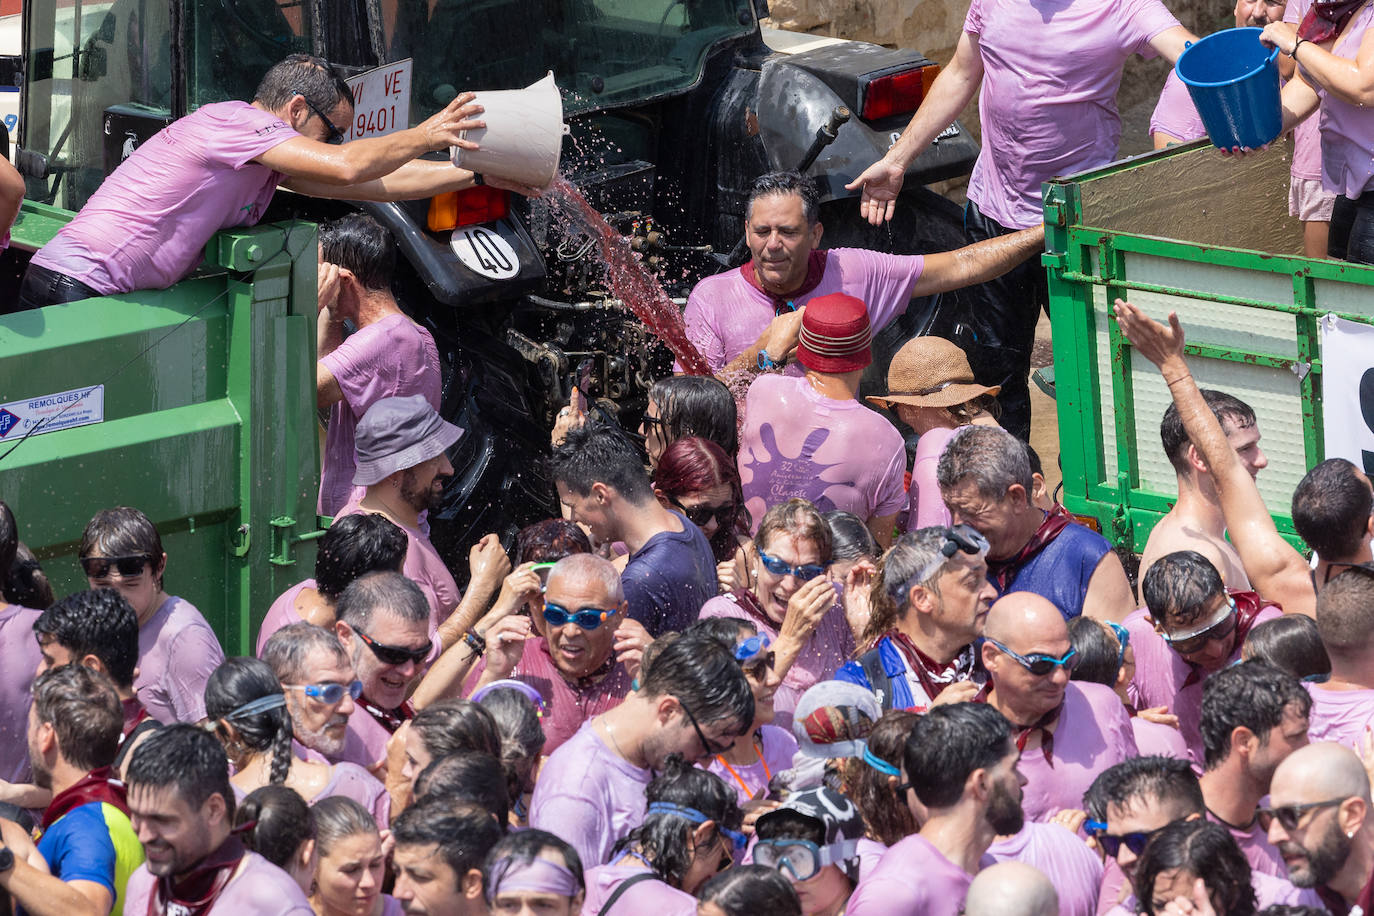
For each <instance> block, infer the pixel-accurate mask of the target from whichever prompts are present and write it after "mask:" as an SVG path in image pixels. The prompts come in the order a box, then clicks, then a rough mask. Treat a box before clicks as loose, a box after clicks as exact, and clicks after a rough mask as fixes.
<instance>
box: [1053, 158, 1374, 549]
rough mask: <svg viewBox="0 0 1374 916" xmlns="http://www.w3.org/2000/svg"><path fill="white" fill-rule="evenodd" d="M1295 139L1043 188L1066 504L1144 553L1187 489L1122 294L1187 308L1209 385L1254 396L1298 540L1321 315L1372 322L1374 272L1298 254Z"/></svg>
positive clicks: (1317, 419) (1129, 167) (1317, 433)
mask: <svg viewBox="0 0 1374 916" xmlns="http://www.w3.org/2000/svg"><path fill="white" fill-rule="evenodd" d="M1289 164H1290V158H1289V152H1288V150H1287V149H1286V148H1285V144H1278V145H1276V146H1275V147H1274V148H1273V149H1271V150H1270V151H1269V152H1267V153H1265V154H1260V155H1255V156H1250V157H1246V158H1245V159H1243V160H1228V159H1225V158H1223V157H1222V156H1220V154H1219V153H1218V152H1217V151H1216V150H1215V149H1213V148H1212V147H1211V146H1210V145H1209V144H1208V143H1207V142H1206V141H1201V142H1199V143H1194V144H1190V145H1188V146H1183V147H1176V148H1172V149H1169V150H1167V151H1163V152H1157V153H1151V154H1148V155H1145V156H1141V157H1137V158H1134V159H1128V160H1124V161H1122V162H1118V163H1113V164H1112V165H1109V166H1107V167H1104V168H1101V169H1097V170H1094V171H1091V172H1085V173H1082V174H1079V175H1074V176H1071V177H1068V178H1064V179H1057V180H1055V181H1053V182H1049V183H1047V184H1046V185H1045V222H1046V229H1047V240H1046V241H1047V244H1046V248H1047V253H1046V254H1045V255H1044V256H1043V262H1044V264H1045V267H1046V269H1047V271H1048V277H1049V291H1050V314H1051V320H1052V327H1053V335H1054V365H1055V382H1056V402H1057V406H1058V413H1059V437H1060V448H1061V462H1062V465H1063V474H1064V493H1063V501H1064V504H1065V505H1066V506H1067V507H1068V509H1069V510H1070V511H1072V512H1074V513H1077V514H1081V515H1085V516H1090V517H1093V518H1096V519H1097V520H1098V521H1099V523H1100V524H1101V527H1102V531H1103V533H1104V534H1105V535H1107V536H1108V538H1109V539H1111V540H1112V541H1113V543H1114V544H1115V545H1116V546H1117V547H1118V548H1119V549H1121V550H1123V551H1124V552H1129V553H1139V552H1141V551H1142V550H1143V549H1144V547H1145V542H1146V539H1147V538H1148V537H1149V534H1150V530H1151V529H1152V528H1153V527H1154V524H1155V522H1157V521H1158V520H1159V518H1160V517H1161V516H1162V515H1163V514H1164V513H1165V512H1167V511H1168V510H1169V508H1170V506H1171V505H1172V502H1173V500H1174V498H1175V494H1176V493H1177V486H1176V480H1175V475H1174V471H1173V468H1172V467H1171V466H1170V464H1169V462H1168V459H1167V458H1166V457H1165V455H1164V452H1163V449H1162V447H1161V445H1160V439H1159V421H1160V418H1161V417H1162V415H1163V413H1164V409H1165V407H1167V406H1168V404H1169V402H1170V397H1169V392H1168V389H1167V387H1166V386H1165V385H1164V382H1163V379H1162V378H1161V377H1160V375H1159V373H1158V371H1157V370H1156V369H1155V367H1154V366H1153V365H1151V364H1150V363H1149V362H1148V361H1147V360H1145V359H1144V358H1143V357H1142V356H1140V355H1139V354H1138V353H1135V352H1134V351H1133V349H1132V348H1131V346H1130V344H1129V342H1128V341H1127V340H1126V339H1125V338H1124V336H1123V335H1122V334H1121V332H1120V330H1119V328H1118V327H1117V324H1116V321H1115V320H1114V319H1113V318H1111V317H1109V316H1110V304H1111V302H1112V301H1113V300H1114V299H1116V298H1117V297H1121V298H1123V299H1129V300H1130V301H1131V302H1133V303H1134V304H1136V305H1137V306H1140V307H1141V308H1142V309H1143V310H1144V311H1145V312H1146V313H1148V314H1149V315H1151V316H1152V317H1154V318H1157V319H1159V320H1165V317H1166V316H1167V315H1168V313H1169V311H1170V310H1173V311H1177V312H1178V316H1179V320H1180V321H1181V322H1182V324H1183V328H1184V331H1185V333H1186V335H1187V342H1188V353H1189V363H1190V365H1191V367H1192V370H1193V374H1194V376H1195V377H1196V378H1197V379H1198V382H1199V384H1201V385H1202V386H1203V387H1205V388H1218V389H1221V390H1224V391H1227V392H1229V393H1231V394H1234V395H1236V396H1237V397H1239V398H1241V399H1242V400H1244V401H1246V402H1247V403H1249V404H1250V405H1251V406H1252V407H1253V408H1254V409H1255V413H1256V415H1257V417H1258V420H1259V428H1260V431H1261V434H1262V437H1263V438H1262V442H1261V447H1262V448H1263V450H1264V451H1265V453H1266V454H1267V456H1268V459H1269V466H1268V468H1267V469H1265V470H1264V471H1263V472H1261V474H1260V476H1259V478H1258V483H1259V489H1260V492H1261V494H1262V495H1263V496H1264V498H1265V501H1266V503H1267V504H1268V506H1269V508H1270V511H1271V512H1272V513H1273V516H1274V520H1275V523H1276V524H1277V525H1278V528H1279V530H1280V531H1281V532H1283V533H1284V534H1285V535H1286V536H1289V538H1290V540H1292V541H1293V542H1294V543H1295V544H1300V541H1299V540H1298V539H1297V537H1296V535H1294V534H1293V533H1292V532H1293V524H1292V518H1291V513H1290V500H1291V495H1292V493H1293V489H1294V487H1295V486H1296V485H1297V483H1298V482H1299V480H1300V479H1301V478H1302V476H1303V475H1304V474H1305V473H1306V472H1307V470H1308V469H1309V468H1310V467H1312V466H1313V465H1314V464H1316V463H1317V462H1319V461H1321V460H1323V458H1324V457H1326V456H1325V454H1324V451H1325V449H1324V436H1323V381H1324V380H1326V381H1330V382H1331V383H1332V384H1336V383H1337V381H1339V382H1341V383H1342V384H1352V382H1351V381H1350V380H1346V379H1340V380H1336V379H1330V380H1327V379H1325V377H1324V374H1323V371H1322V365H1323V363H1322V343H1321V334H1320V330H1319V325H1320V323H1321V319H1322V318H1323V316H1326V315H1328V314H1334V315H1338V316H1340V317H1343V318H1346V319H1350V320H1352V321H1355V322H1359V323H1361V324H1374V268H1369V267H1361V266H1356V265H1351V264H1346V263H1343V262H1339V261H1328V260H1314V259H1310V258H1305V257H1302V256H1300V254H1298V252H1301V250H1302V236H1301V226H1300V224H1299V223H1297V222H1296V221H1295V220H1293V219H1291V218H1290V217H1289V216H1288V213H1287V200H1288V176H1289Z"/></svg>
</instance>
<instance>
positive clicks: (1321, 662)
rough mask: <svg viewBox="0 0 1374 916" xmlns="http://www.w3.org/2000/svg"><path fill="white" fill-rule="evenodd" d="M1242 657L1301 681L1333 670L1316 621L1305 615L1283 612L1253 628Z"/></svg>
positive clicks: (1247, 635) (1248, 634)
mask: <svg viewBox="0 0 1374 916" xmlns="http://www.w3.org/2000/svg"><path fill="white" fill-rule="evenodd" d="M1241 657H1242V658H1244V659H1246V660H1247V661H1249V660H1250V659H1254V660H1255V661H1261V662H1266V663H1268V664H1270V665H1273V666H1274V667H1275V668H1278V669H1279V670H1280V671H1286V672H1288V673H1289V674H1291V675H1292V676H1293V677H1295V678H1297V679H1298V680H1302V679H1303V678H1308V677H1316V676H1320V675H1323V674H1330V673H1331V657H1330V656H1329V655H1327V654H1326V646H1324V645H1322V637H1321V632H1320V631H1319V629H1318V627H1317V622H1316V621H1315V620H1313V619H1312V618H1311V617H1308V616H1307V615H1306V614H1284V615H1283V616H1282V617H1276V618H1275V619H1273V620H1266V621H1265V622H1264V623H1260V624H1256V625H1255V626H1253V627H1251V628H1250V632H1249V633H1247V634H1246V636H1245V644H1244V646H1243V647H1242V649H1241Z"/></svg>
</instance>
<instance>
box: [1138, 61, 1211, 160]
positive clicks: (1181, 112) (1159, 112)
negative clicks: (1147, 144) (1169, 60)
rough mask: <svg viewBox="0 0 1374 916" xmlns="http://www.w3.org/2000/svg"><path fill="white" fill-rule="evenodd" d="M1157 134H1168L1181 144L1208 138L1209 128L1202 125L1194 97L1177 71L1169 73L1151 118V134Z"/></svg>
mask: <svg viewBox="0 0 1374 916" xmlns="http://www.w3.org/2000/svg"><path fill="white" fill-rule="evenodd" d="M1157 133H1164V134H1168V135H1169V136H1171V137H1173V138H1174V139H1175V140H1177V141H1179V142H1180V143H1187V142H1189V141H1191V140H1197V139H1200V138H1202V137H1205V136H1207V126H1206V125H1205V124H1203V123H1202V116H1201V115H1199V114H1198V113H1197V106H1196V105H1194V104H1193V97H1192V95H1191V94H1189V92H1188V87H1187V86H1186V85H1184V82H1183V80H1181V79H1179V77H1178V71H1177V70H1172V69H1171V70H1170V71H1169V78H1168V79H1166V80H1165V81H1164V88H1163V89H1162V90H1161V91H1160V93H1159V101H1158V102H1157V103H1155V110H1154V114H1152V115H1151V116H1150V134H1151V135H1152V136H1153V135H1154V134H1157Z"/></svg>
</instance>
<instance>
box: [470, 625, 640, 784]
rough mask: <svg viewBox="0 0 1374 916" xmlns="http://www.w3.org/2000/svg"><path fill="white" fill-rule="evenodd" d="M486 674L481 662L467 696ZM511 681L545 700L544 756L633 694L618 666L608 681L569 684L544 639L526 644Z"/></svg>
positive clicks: (628, 677) (526, 642) (542, 722)
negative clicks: (515, 681)
mask: <svg viewBox="0 0 1374 916" xmlns="http://www.w3.org/2000/svg"><path fill="white" fill-rule="evenodd" d="M486 670H487V660H486V659H485V658H482V659H480V660H478V662H477V665H476V667H475V668H473V671H472V673H471V674H470V675H468V687H467V691H466V692H469V693H470V692H471V691H472V688H473V687H474V686H475V685H476V683H477V680H478V678H480V677H481V676H482V674H483V672H485V671H486ZM510 677H511V678H513V679H515V680H517V681H523V682H524V683H526V684H529V685H530V686H531V687H533V688H534V689H535V690H537V691H539V695H540V696H541V697H543V698H544V714H543V717H542V718H541V719H540V720H539V724H540V725H541V726H543V728H544V756H546V757H547V756H548V755H549V754H552V753H553V752H554V751H556V750H558V749H559V748H560V747H562V746H563V743H564V742H566V741H567V740H568V739H569V738H571V737H572V736H573V735H575V734H577V731H578V729H580V728H581V727H582V724H583V723H584V722H586V721H587V720H588V719H590V718H592V717H593V716H599V715H601V714H602V713H603V712H605V711H606V710H608V709H614V708H615V707H617V706H619V705H620V703H621V701H623V700H624V699H625V697H627V696H628V695H629V693H630V682H631V678H630V674H629V672H628V671H626V670H625V666H624V665H621V664H620V663H619V662H617V663H615V664H614V665H613V666H612V667H611V670H610V671H609V672H608V673H607V674H606V676H605V677H603V678H601V679H600V680H599V681H595V682H593V683H588V684H583V685H578V684H574V683H570V682H569V681H568V680H567V678H565V677H564V676H563V675H562V674H561V673H560V672H559V670H558V667H557V666H556V665H555V664H554V663H553V656H551V655H550V654H549V644H548V642H547V641H546V640H545V639H544V638H543V637H542V636H532V637H530V638H529V639H527V640H526V641H525V646H524V652H523V653H522V654H521V656H520V662H519V663H518V664H517V665H516V666H515V670H514V671H513V672H511V674H510Z"/></svg>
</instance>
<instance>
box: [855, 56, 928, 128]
mask: <svg viewBox="0 0 1374 916" xmlns="http://www.w3.org/2000/svg"><path fill="white" fill-rule="evenodd" d="M939 74H940V67H939V65H938V64H928V65H926V66H924V67H918V68H917V69H915V70H903V71H902V72H900V73H888V74H884V75H882V76H870V77H867V78H866V80H865V81H864V82H861V83H860V84H859V98H860V99H862V100H863V104H862V112H861V113H860V115H859V117H861V118H863V119H864V120H865V121H877V120H880V119H882V118H886V117H889V116H891V115H899V114H910V113H911V112H913V111H915V110H916V109H917V108H918V107H920V104H921V100H922V99H924V98H925V97H926V94H927V93H928V92H930V84H931V83H933V82H935V77H937V76H939Z"/></svg>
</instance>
